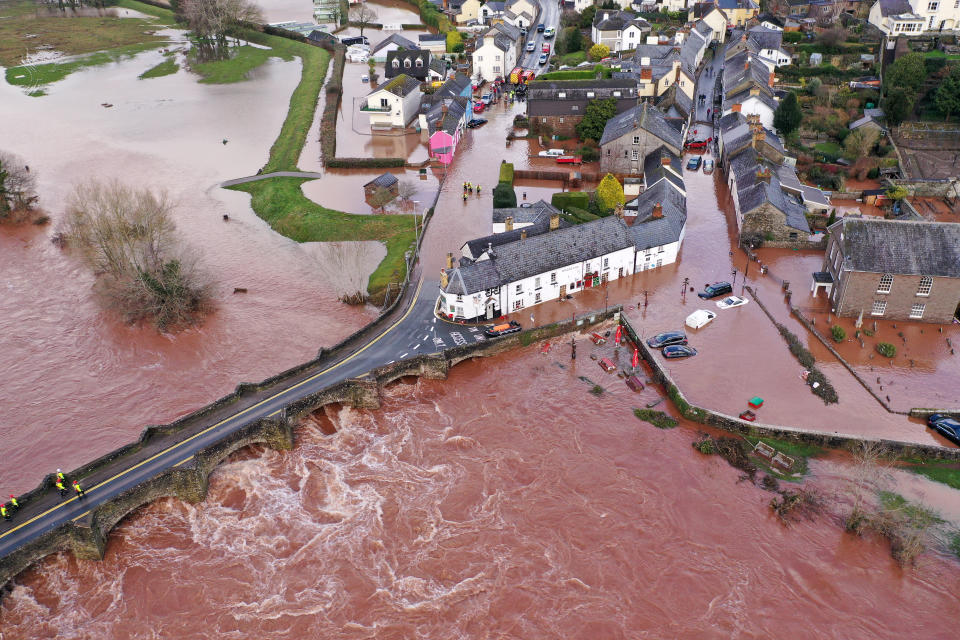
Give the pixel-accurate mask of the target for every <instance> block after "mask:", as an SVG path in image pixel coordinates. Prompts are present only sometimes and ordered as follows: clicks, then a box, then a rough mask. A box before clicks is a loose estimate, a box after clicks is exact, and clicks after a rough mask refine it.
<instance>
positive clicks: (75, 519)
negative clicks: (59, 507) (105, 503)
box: [73, 511, 90, 522]
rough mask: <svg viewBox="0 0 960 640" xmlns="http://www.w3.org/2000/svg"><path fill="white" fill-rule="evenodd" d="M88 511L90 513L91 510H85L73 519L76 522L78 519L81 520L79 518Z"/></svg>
mask: <svg viewBox="0 0 960 640" xmlns="http://www.w3.org/2000/svg"><path fill="white" fill-rule="evenodd" d="M88 513H90V512H89V511H84V512H83V513H81V514H80V515H78V516H77V517H76V518H74V519H73V521H74V522H76V521H77V520H79V519H80V518H82V517H83V516H85V515H87V514H88Z"/></svg>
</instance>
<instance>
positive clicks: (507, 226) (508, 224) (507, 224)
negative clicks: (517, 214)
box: [503, 216, 513, 231]
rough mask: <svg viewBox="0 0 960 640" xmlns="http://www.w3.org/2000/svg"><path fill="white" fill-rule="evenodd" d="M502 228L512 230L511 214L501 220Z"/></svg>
mask: <svg viewBox="0 0 960 640" xmlns="http://www.w3.org/2000/svg"><path fill="white" fill-rule="evenodd" d="M503 225H504V230H506V231H513V216H507V219H506V220H504V221H503Z"/></svg>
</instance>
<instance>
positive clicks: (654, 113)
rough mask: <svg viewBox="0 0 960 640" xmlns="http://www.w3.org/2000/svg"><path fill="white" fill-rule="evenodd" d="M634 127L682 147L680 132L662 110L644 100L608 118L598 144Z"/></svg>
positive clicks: (671, 144) (625, 132) (621, 134)
mask: <svg viewBox="0 0 960 640" xmlns="http://www.w3.org/2000/svg"><path fill="white" fill-rule="evenodd" d="M636 129H644V130H645V131H647V132H649V133H651V134H653V135H654V136H656V137H657V138H659V139H660V140H662V141H663V142H665V143H666V144H668V145H670V146H672V147H674V148H676V149H682V148H683V135H682V134H681V132H680V131H679V130H677V128H676V127H675V126H673V125H672V124H670V122H669V121H668V120H667V118H666V116H664V114H663V112H661V111H660V110H659V109H657V108H656V107H654V106H652V105H650V104H648V103H646V102H644V103H643V104H639V105H637V106H635V107H633V108H631V109H627V110H626V111H624V112H623V113H621V114H618V115H615V116H614V117H612V118H610V119H609V120H608V121H607V124H606V126H605V127H604V128H603V136H602V137H601V138H600V144H601V145H604V144H607V143H608V142H611V141H613V140H616V139H617V138H620V137H622V136H625V135H627V134H628V133H630V132H631V131H635V130H636Z"/></svg>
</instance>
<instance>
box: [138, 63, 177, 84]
mask: <svg viewBox="0 0 960 640" xmlns="http://www.w3.org/2000/svg"><path fill="white" fill-rule="evenodd" d="M179 70H180V65H179V64H177V61H176V60H174V59H172V58H168V59H167V60H164V61H163V62H161V63H160V64H158V65H157V66H155V67H151V68H149V69H147V70H146V71H144V72H143V73H141V74H140V76H139V78H140V79H141V80H146V79H148V78H160V77H162V76H169V75H173V74H174V73H176V72H177V71H179Z"/></svg>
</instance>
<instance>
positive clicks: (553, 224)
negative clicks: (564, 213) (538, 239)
mask: <svg viewBox="0 0 960 640" xmlns="http://www.w3.org/2000/svg"><path fill="white" fill-rule="evenodd" d="M559 228H560V214H559V213H555V214H553V215H552V216H550V231H556V230H557V229H559Z"/></svg>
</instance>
